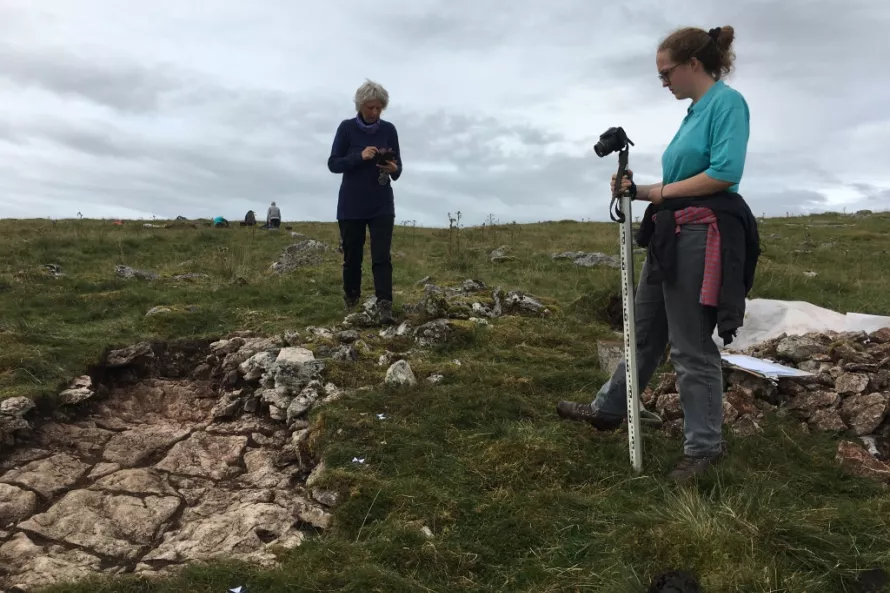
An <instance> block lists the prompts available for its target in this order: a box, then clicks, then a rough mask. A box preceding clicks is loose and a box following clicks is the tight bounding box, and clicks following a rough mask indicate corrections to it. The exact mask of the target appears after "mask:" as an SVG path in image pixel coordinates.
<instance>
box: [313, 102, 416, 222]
mask: <svg viewBox="0 0 890 593" xmlns="http://www.w3.org/2000/svg"><path fill="white" fill-rule="evenodd" d="M368 146H376V147H377V148H389V149H392V151H393V153H394V154H395V158H396V160H397V162H398V167H399V170H398V171H396V172H395V173H393V174H392V175H391V176H390V177H391V180H392V181H395V180H397V179H398V178H399V176H401V174H402V154H401V151H400V150H399V135H398V133H397V132H396V127H395V126H394V125H392V124H391V123H390V122H388V121H384V120H380V126H379V127H378V128H377V130H376V131H375V132H366V131H365V130H363V129H362V128H360V127H359V125H358V122H356V121H355V118H350V119H345V120H343V121H342V122H340V125H339V126H338V127H337V133H336V135H335V136H334V144H333V146H332V147H331V156H330V158H328V169H329V170H330V171H331V173H342V174H343V179H342V181H341V182H340V194H339V199H338V200H337V220H366V219H370V218H376V217H378V216H395V214H396V213H395V204H394V201H393V192H392V183H391V182H390V183H387V184H386V185H380V183H379V182H378V181H377V179H378V177H379V176H380V169H378V168H377V165H376V163H375V162H374V159H370V160H367V161H363V160H362V151H363V150H364V149H365V148H367V147H368Z"/></svg>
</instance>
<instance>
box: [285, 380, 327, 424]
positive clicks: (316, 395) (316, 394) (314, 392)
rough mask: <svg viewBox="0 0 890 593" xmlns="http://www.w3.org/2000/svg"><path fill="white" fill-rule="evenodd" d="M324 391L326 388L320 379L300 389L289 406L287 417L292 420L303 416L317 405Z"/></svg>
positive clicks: (289, 420)
mask: <svg viewBox="0 0 890 593" xmlns="http://www.w3.org/2000/svg"><path fill="white" fill-rule="evenodd" d="M323 393H324V388H323V387H322V385H321V383H320V382H319V381H312V382H310V383H309V385H307V386H306V387H304V388H303V390H302V391H300V393H299V395H297V396H296V397H295V398H294V399H293V400H292V401H291V403H290V404H289V405H288V407H287V415H286V419H287V421H288V422H292V421H293V420H295V419H296V418H298V417H300V416H302V415H303V414H305V413H306V412H308V411H309V409H310V408H312V406H314V405H315V402H317V401H318V400H319V399H320V398H321V397H322V394H323Z"/></svg>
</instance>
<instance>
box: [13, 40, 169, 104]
mask: <svg viewBox="0 0 890 593" xmlns="http://www.w3.org/2000/svg"><path fill="white" fill-rule="evenodd" d="M0 76H3V77H4V78H7V79H9V80H11V81H13V82H15V83H17V84H20V85H25V86H36V87H40V88H43V89H45V90H47V91H50V92H53V93H58V94H61V95H74V96H77V97H80V98H83V99H86V100H89V101H93V102H95V103H99V104H101V105H106V106H108V107H111V108H113V109H117V110H120V111H124V112H146V111H155V110H156V109H157V108H158V106H159V102H160V100H161V97H162V96H163V95H164V93H167V92H169V91H172V90H175V89H178V88H179V87H180V86H181V84H180V81H178V80H177V79H176V78H174V77H172V76H170V75H169V74H168V73H167V72H165V71H164V70H163V69H162V68H160V67H155V68H148V67H140V66H136V65H134V64H115V63H111V62H109V63H105V64H97V63H94V62H92V61H89V60H87V59H84V58H80V57H78V56H76V55H74V54H73V53H68V52H66V53H65V54H59V53H48V52H47V53H44V52H37V51H33V50H27V49H25V48H22V47H20V46H14V45H11V44H2V45H0Z"/></svg>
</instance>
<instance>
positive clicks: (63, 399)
mask: <svg viewBox="0 0 890 593" xmlns="http://www.w3.org/2000/svg"><path fill="white" fill-rule="evenodd" d="M91 397H93V380H92V379H91V378H90V377H89V375H83V376H82V377H78V378H77V379H75V380H74V381H72V382H71V384H70V385H69V386H68V389H66V390H65V391H63V392H62V393H60V394H59V402H60V403H62V404H64V405H69V406H71V405H74V404H79V403H80V402H82V401H86V400H88V399H90V398H91Z"/></svg>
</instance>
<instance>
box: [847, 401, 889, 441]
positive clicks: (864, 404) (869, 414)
mask: <svg viewBox="0 0 890 593" xmlns="http://www.w3.org/2000/svg"><path fill="white" fill-rule="evenodd" d="M887 400H888V398H887V396H886V395H885V394H882V393H871V394H869V395H854V396H852V397H848V398H847V399H846V400H844V403H843V404H841V410H840V414H841V417H842V418H843V419H844V420H846V422H847V424H849V425H850V429H851V430H852V432H853V434H854V435H856V436H865V435H867V434H871V433H873V432H874V431H875V430H877V428H878V427H879V426H880V425H881V423H882V422H883V421H884V418H885V417H886V416H887V404H888V401H887Z"/></svg>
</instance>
